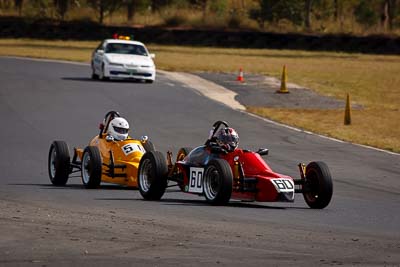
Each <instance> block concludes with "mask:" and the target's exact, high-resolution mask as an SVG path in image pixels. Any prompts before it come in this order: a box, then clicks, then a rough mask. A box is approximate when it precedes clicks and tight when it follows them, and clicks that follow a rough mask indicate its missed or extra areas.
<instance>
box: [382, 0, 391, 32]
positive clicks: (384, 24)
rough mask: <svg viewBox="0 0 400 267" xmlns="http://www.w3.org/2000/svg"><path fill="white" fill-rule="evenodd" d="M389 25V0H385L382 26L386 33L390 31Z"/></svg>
mask: <svg viewBox="0 0 400 267" xmlns="http://www.w3.org/2000/svg"><path fill="white" fill-rule="evenodd" d="M388 25H389V0H383V2H382V13H381V26H382V29H383V30H384V31H386V30H387V29H388Z"/></svg>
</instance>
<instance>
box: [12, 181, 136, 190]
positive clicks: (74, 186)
mask: <svg viewBox="0 0 400 267" xmlns="http://www.w3.org/2000/svg"><path fill="white" fill-rule="evenodd" d="M7 185H17V186H37V187H42V189H80V190H90V191H94V190H100V189H106V190H132V191H136V190H137V188H134V187H126V186H120V185H111V184H106V185H101V186H100V187H99V188H96V189H86V188H85V187H84V186H83V185H81V184H69V185H64V186H55V185H52V184H28V183H21V184H7Z"/></svg>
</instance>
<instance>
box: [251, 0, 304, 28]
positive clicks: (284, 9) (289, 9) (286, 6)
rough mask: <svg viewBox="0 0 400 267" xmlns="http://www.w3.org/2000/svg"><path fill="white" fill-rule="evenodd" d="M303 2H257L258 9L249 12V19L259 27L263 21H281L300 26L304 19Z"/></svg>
mask: <svg viewBox="0 0 400 267" xmlns="http://www.w3.org/2000/svg"><path fill="white" fill-rule="evenodd" d="M303 11H304V0H259V9H258V10H257V9H252V10H251V11H250V18H252V19H255V20H257V21H258V23H259V24H260V26H261V25H264V22H265V21H268V22H274V23H276V22H278V21H279V20H281V19H286V20H289V21H291V22H292V23H293V24H295V25H300V24H302V22H303V17H304V14H303V13H304V12H303Z"/></svg>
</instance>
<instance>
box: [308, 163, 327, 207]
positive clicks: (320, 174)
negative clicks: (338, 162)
mask: <svg viewBox="0 0 400 267" xmlns="http://www.w3.org/2000/svg"><path fill="white" fill-rule="evenodd" d="M332 194H333V185H332V177H331V173H330V171H329V168H328V166H327V165H326V164H325V163H324V162H321V161H317V162H311V163H309V164H308V165H307V167H306V177H305V181H304V185H303V196H304V200H305V201H306V203H307V205H308V206H309V207H310V208H312V209H323V208H325V207H326V206H328V204H329V202H330V201H331V199H332Z"/></svg>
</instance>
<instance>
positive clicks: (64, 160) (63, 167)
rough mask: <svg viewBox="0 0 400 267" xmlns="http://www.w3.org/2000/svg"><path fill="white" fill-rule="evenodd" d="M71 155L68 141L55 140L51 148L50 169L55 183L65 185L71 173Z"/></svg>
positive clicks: (50, 174) (51, 177) (52, 181)
mask: <svg viewBox="0 0 400 267" xmlns="http://www.w3.org/2000/svg"><path fill="white" fill-rule="evenodd" d="M70 168H71V167H70V157H69V149H68V146H67V143H65V142H64V141H54V142H53V143H52V144H51V146H50V150H49V159H48V171H49V178H50V181H51V183H52V184H53V185H59V186H62V185H65V184H66V183H67V181H68V175H69V174H70Z"/></svg>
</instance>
